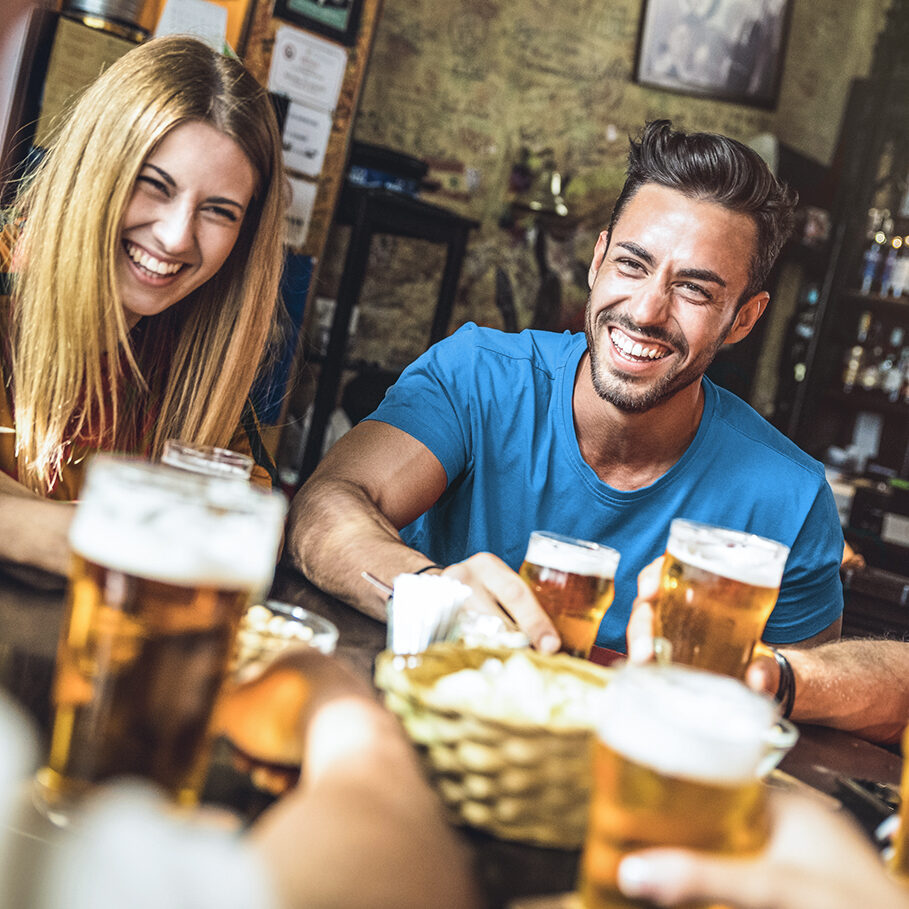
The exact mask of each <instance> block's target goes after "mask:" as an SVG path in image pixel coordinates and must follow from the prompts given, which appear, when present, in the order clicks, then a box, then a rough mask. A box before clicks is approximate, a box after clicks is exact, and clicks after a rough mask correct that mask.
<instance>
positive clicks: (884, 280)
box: [881, 236, 903, 296]
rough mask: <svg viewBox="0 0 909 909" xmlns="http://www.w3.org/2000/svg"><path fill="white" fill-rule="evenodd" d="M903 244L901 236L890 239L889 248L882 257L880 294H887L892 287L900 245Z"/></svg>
mask: <svg viewBox="0 0 909 909" xmlns="http://www.w3.org/2000/svg"><path fill="white" fill-rule="evenodd" d="M902 245H903V238H902V237H898V236H897V237H893V238H892V239H891V240H890V244H889V246H890V248H889V249H888V250H887V257H886V258H885V259H884V267H883V269H882V270H881V294H882V295H883V296H888V295H889V294H890V293H891V292H892V291H893V289H894V287H893V284H894V280H893V279H894V275H895V273H896V270H897V263H898V262H899V260H900V247H902Z"/></svg>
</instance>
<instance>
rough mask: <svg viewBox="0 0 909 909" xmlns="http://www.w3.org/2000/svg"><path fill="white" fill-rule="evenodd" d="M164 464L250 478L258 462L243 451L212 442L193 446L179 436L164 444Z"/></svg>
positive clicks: (220, 475) (214, 474) (219, 474)
mask: <svg viewBox="0 0 909 909" xmlns="http://www.w3.org/2000/svg"><path fill="white" fill-rule="evenodd" d="M161 463H162V464H167V465H168V467H177V468H179V469H180V470H188V471H190V472H192V473H201V474H205V475H206V476H213V477H224V478H226V479H236V480H248V479H249V478H250V477H251V476H252V471H253V466H254V465H255V461H253V459H252V458H251V457H250V456H249V455H245V454H240V452H239V451H230V450H229V449H227V448H215V447H213V446H211V445H191V444H190V443H189V442H180V441H179V440H177V439H168V440H167V441H166V442H165V443H164V451H163V452H162V454H161Z"/></svg>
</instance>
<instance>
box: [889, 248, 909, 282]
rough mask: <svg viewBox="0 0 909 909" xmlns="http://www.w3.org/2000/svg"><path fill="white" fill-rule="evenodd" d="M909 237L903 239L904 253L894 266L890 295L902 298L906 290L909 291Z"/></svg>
mask: <svg viewBox="0 0 909 909" xmlns="http://www.w3.org/2000/svg"><path fill="white" fill-rule="evenodd" d="M907 243H909V237H903V251H902V255H900V257H899V259H897V260H896V265H894V266H893V276H892V277H891V279H890V295H891V296H893V297H901V296H902V295H903V291H904V290H909V246H907V245H906V244H907Z"/></svg>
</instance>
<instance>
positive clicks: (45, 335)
mask: <svg viewBox="0 0 909 909" xmlns="http://www.w3.org/2000/svg"><path fill="white" fill-rule="evenodd" d="M284 205H285V194H284V178H283V164H282V158H281V143H280V134H279V131H278V127H277V123H276V120H275V115H274V112H273V110H272V107H271V103H270V101H269V99H268V96H267V93H266V92H265V90H264V89H263V88H262V87H261V86H260V85H259V84H258V83H257V82H256V80H255V79H254V78H253V77H252V76H251V75H250V74H249V73H248V72H247V71H246V70H245V69H244V68H243V66H242V64H241V63H240V62H239V61H237V60H235V59H231V58H228V57H225V56H223V55H221V54H219V53H217V52H215V51H213V50H211V49H210V48H209V47H207V46H206V45H205V44H203V43H201V42H199V41H196V40H195V39H192V38H188V37H168V38H160V39H156V40H153V41H149V42H147V43H146V44H143V45H141V46H139V47H138V48H136V49H135V50H133V51H130V52H129V53H128V54H126V55H125V56H124V57H122V58H121V59H120V60H119V61H117V62H116V63H115V64H114V65H112V66H111V67H110V68H109V69H108V70H107V71H106V72H105V73H104V74H103V75H102V76H101V77H100V78H99V79H98V80H97V81H96V82H95V83H94V84H93V85H92V86H90V87H89V88H88V89H87V90H86V91H85V93H84V94H83V95H82V96H81V98H80V99H79V100H78V102H77V103H76V105H75V106H74V108H73V109H72V111H71V112H70V116H69V117H68V119H67V120H66V121H65V122H64V123H63V125H62V126H61V127H60V129H59V131H58V133H57V134H56V136H55V139H54V141H53V143H52V144H51V147H50V148H49V149H48V151H47V154H46V155H45V157H44V159H43V161H42V162H41V164H40V165H39V167H38V168H37V170H36V172H35V173H34V174H33V175H32V176H31V178H30V179H29V180H28V181H27V183H26V184H25V185H24V186H23V188H22V190H21V192H20V194H19V197H18V199H17V202H16V205H15V208H14V210H13V211H12V212H11V213H9V215H8V217H7V222H6V223H7V226H6V229H5V231H4V233H3V236H4V237H5V238H6V245H7V246H8V247H9V249H10V250H11V253H12V255H11V257H7V258H11V260H12V265H11V266H10V270H11V271H12V275H11V288H12V294H11V296H10V297H9V298H0V380H2V385H3V388H4V390H5V392H6V394H5V396H0V428H2V429H3V430H5V431H4V432H0V470H2V471H3V473H0V495H4V494H5V496H6V498H5V499H0V522H2V524H3V525H6V522H7V520H8V518H7V515H9V514H11V512H10V507H11V505H10V502H11V499H10V497H12V499H18V502H14V503H13V504H16V505H18V506H19V507H24V504H23V500H24V501H25V502H28V500H29V499H31V500H32V501H31V502H29V504H35V503H34V501H33V499H34V497H33V496H32V495H31V494H32V493H37V495H38V496H40V497H42V498H49V499H57V500H63V501H69V500H72V499H74V498H76V496H77V495H78V490H79V484H80V481H81V467H82V462H83V461H84V459H85V457H86V456H87V455H88V454H90V453H91V452H92V451H96V450H117V451H126V452H131V453H135V454H141V455H143V456H148V457H152V458H155V457H158V456H160V453H161V450H162V448H163V445H164V442H165V441H166V440H167V439H169V438H182V439H184V440H186V441H191V442H194V443H197V444H203V445H214V446H218V447H222V448H235V449H236V448H239V449H241V450H247V451H248V450H249V448H250V440H249V438H248V436H249V434H250V433H252V434H253V435H255V416H254V414H253V413H252V411H251V407H250V405H249V401H248V397H249V391H250V387H251V386H252V383H253V380H254V379H255V377H256V375H257V372H258V370H259V368H260V366H261V365H262V362H263V360H264V358H265V356H266V351H267V349H268V345H269V341H270V339H271V337H272V333H273V331H274V325H275V312H276V304H277V300H278V284H279V280H280V272H281V266H282V255H283V239H284ZM3 245H4V244H3V243H2V242H0V246H3ZM0 252H2V250H0ZM3 259H4V257H3V256H2V255H0V262H2V261H3ZM265 458H266V459H267V456H265ZM269 467H271V465H270V464H265V465H263V468H264V469H260V470H259V471H258V473H259V474H260V476H259V479H262V480H265V481H267V476H266V470H267V469H268V468H269ZM4 474H5V475H4ZM25 497H28V498H25ZM42 504H45V505H46V504H47V503H42ZM18 517H19V516H18V515H17V519H18ZM22 517H23V518H24V519H26V520H27V516H22ZM29 523H30V524H34V525H35V526H40V525H41V523H42V522H40V521H38V522H29ZM61 523H63V524H65V523H66V520H65V519H63V520H62V521H61ZM4 536H9V535H8V534H3V533H0V537H4ZM28 548H29V547H28V546H22V545H21V544H20V545H19V547H18V549H17V551H16V552H13V553H8V552H4V550H3V546H2V544H0V558H3V557H6V558H12V559H13V560H15V561H26V562H28V561H31V559H30V556H29V553H28V552H27V550H28ZM43 548H45V549H46V548H53V547H47V546H46V545H45V546H44V547H43ZM39 561H41V560H40V559H39ZM45 567H47V566H45ZM51 567H53V566H51Z"/></svg>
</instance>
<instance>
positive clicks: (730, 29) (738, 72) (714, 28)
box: [635, 0, 792, 108]
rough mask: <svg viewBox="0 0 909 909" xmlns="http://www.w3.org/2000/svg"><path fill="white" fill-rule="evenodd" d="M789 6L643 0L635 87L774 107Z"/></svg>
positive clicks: (758, 1) (760, 0)
mask: <svg viewBox="0 0 909 909" xmlns="http://www.w3.org/2000/svg"><path fill="white" fill-rule="evenodd" d="M791 7H792V0H750V2H748V3H742V2H740V0H645V3H644V9H643V13H642V15H641V29H640V33H639V35H638V51H637V59H636V61H635V80H636V81H637V82H639V83H640V84H641V85H647V86H651V87H652V88H662V89H668V90H670V91H676V92H682V93H684V94H689V95H701V96H703V97H705V98H713V99H717V100H722V101H732V102H735V103H737V104H750V105H754V106H756V107H768V108H772V107H775V106H776V102H777V97H778V95H779V88H780V77H781V76H782V70H783V57H784V55H785V51H786V39H787V33H788V31H789V17H790V14H791Z"/></svg>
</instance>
